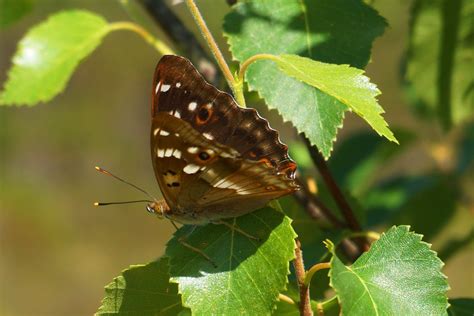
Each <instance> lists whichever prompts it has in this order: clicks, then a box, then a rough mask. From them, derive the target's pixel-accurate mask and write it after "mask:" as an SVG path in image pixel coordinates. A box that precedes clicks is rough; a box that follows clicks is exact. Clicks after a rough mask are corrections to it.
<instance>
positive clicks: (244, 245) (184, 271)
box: [166, 208, 296, 315]
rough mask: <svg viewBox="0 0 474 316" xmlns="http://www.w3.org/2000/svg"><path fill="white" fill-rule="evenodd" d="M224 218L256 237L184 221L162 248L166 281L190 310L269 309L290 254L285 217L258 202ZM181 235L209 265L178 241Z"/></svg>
mask: <svg viewBox="0 0 474 316" xmlns="http://www.w3.org/2000/svg"><path fill="white" fill-rule="evenodd" d="M229 223H230V224H231V225H235V227H238V228H239V229H241V230H242V231H244V232H245V233H247V234H250V235H251V236H253V237H256V238H259V240H254V239H250V238H249V237H247V236H244V234H242V233H240V232H238V231H236V230H231V229H230V228H229V227H227V226H225V225H214V224H209V225H206V226H197V227H196V228H195V229H194V228H193V227H189V226H184V227H183V228H181V229H180V230H179V231H178V232H177V233H176V234H175V236H174V237H173V239H172V240H171V241H170V242H169V243H168V246H167V248H166V254H167V256H169V257H170V267H171V268H170V275H171V281H172V282H176V283H178V287H179V293H180V294H181V295H182V297H183V305H184V306H186V307H189V308H191V310H192V312H193V314H196V315H211V314H250V315H266V314H270V312H271V311H272V310H273V309H274V308H275V304H276V302H277V299H278V294H279V293H280V292H282V291H283V290H284V289H285V286H286V283H287V275H288V273H289V267H288V266H289V261H290V260H292V259H293V257H294V248H295V243H294V238H295V236H296V235H295V233H294V231H293V229H292V227H291V220H290V219H289V218H288V217H286V216H284V215H283V214H282V213H280V212H278V211H275V210H274V209H271V208H264V209H261V210H259V211H256V212H253V213H250V214H248V215H245V216H242V217H239V218H237V219H234V220H231V221H229ZM188 234H189V236H187V235H188ZM182 237H185V241H186V242H187V243H188V244H190V245H192V246H193V247H196V248H198V249H200V250H201V251H203V252H204V253H205V254H207V255H208V256H209V257H210V258H211V260H212V261H213V262H214V264H215V265H213V264H212V263H211V262H209V261H208V260H206V259H205V258H204V256H203V255H202V254H199V253H197V252H195V251H192V250H190V249H189V248H187V247H185V246H183V245H182V243H180V242H179V239H180V238H182Z"/></svg>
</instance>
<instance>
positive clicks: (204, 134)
mask: <svg viewBox="0 0 474 316" xmlns="http://www.w3.org/2000/svg"><path fill="white" fill-rule="evenodd" d="M202 135H203V136H204V137H206V138H207V139H210V140H213V139H214V136H212V135H211V134H209V133H203V134H202Z"/></svg>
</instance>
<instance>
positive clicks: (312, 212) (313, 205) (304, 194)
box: [294, 178, 347, 228]
mask: <svg viewBox="0 0 474 316" xmlns="http://www.w3.org/2000/svg"><path fill="white" fill-rule="evenodd" d="M297 182H298V185H299V186H300V187H301V190H299V191H296V192H295V194H294V197H295V198H296V200H297V201H298V202H299V203H300V204H301V205H302V206H303V207H304V209H305V210H306V212H307V213H308V214H309V216H311V218H313V219H315V220H317V221H321V222H329V223H330V224H331V225H332V226H334V227H336V228H345V227H347V225H346V224H345V223H343V222H341V221H340V220H339V219H338V218H337V217H336V216H334V214H333V212H332V211H331V210H330V209H329V208H328V207H327V206H326V205H325V204H324V203H323V202H322V201H321V200H320V199H319V198H318V197H317V196H315V195H314V194H313V193H311V192H310V190H309V188H308V186H307V184H306V182H305V181H304V180H302V179H299V178H298V179H297Z"/></svg>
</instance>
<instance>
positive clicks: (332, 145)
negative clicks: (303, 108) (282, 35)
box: [223, 32, 351, 160]
mask: <svg viewBox="0 0 474 316" xmlns="http://www.w3.org/2000/svg"><path fill="white" fill-rule="evenodd" d="M223 35H224V37H225V38H226V39H227V40H226V42H227V45H229V51H230V52H231V60H232V61H234V62H237V63H239V65H240V64H241V61H240V60H238V59H237V58H236V57H235V55H234V54H233V53H232V52H233V47H234V44H233V42H232V41H231V40H230V38H231V36H230V34H229V33H227V32H223ZM275 56H277V55H275ZM313 60H314V59H313ZM277 67H278V65H277ZM280 71H281V70H280ZM282 72H283V71H282ZM285 75H286V74H285ZM286 76H288V75H286ZM288 77H290V76H288ZM244 78H245V77H244ZM290 78H293V77H290ZM293 79H295V80H298V79H296V78H293ZM298 81H299V82H301V83H303V84H305V85H307V86H309V87H311V88H313V89H316V88H315V87H312V86H310V85H309V84H307V83H304V82H302V81H300V80H298ZM245 82H246V83H247V88H248V89H247V90H248V91H249V92H256V93H257V95H258V97H259V98H260V99H261V100H263V101H265V105H266V106H267V107H268V109H270V110H275V111H276V112H277V113H278V115H279V116H280V117H281V118H282V120H283V123H290V124H291V126H293V128H294V129H296V131H297V132H298V134H304V137H305V138H306V139H307V140H309V142H310V143H311V145H312V146H314V147H316V148H317V149H318V152H320V153H321V155H323V157H324V159H326V160H328V159H329V157H331V153H332V152H333V151H334V143H335V142H336V140H337V134H338V131H339V130H340V129H342V127H343V126H344V123H343V122H344V119H345V113H346V112H347V111H348V110H349V111H351V109H350V108H349V107H348V109H347V110H345V111H344V112H342V119H341V123H340V124H338V125H336V126H335V133H334V137H333V138H332V139H331V147H330V149H329V152H328V153H327V155H326V154H325V153H323V152H322V151H321V149H320V148H319V147H318V146H317V144H316V143H315V142H314V141H313V140H312V139H310V138H309V137H308V136H307V135H306V133H305V132H304V131H300V130H299V129H298V127H296V126H295V125H294V124H293V122H292V121H291V120H288V119H286V118H285V117H284V116H283V114H282V113H281V111H280V110H279V109H278V107H277V106H275V105H273V104H270V103H268V101H267V100H266V99H265V98H264V97H263V96H262V94H261V93H260V91H259V90H258V89H256V88H255V87H252V86H251V85H250V83H249V82H248V81H247V80H245ZM343 104H344V103H343ZM344 105H345V106H346V107H347V105H346V104H344Z"/></svg>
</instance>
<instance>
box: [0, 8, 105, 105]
mask: <svg viewBox="0 0 474 316" xmlns="http://www.w3.org/2000/svg"><path fill="white" fill-rule="evenodd" d="M109 30H110V29H109V28H108V24H107V21H105V20H104V19H103V18H102V17H101V16H99V15H96V14H93V13H90V12H87V11H64V12H61V13H57V14H54V15H53V16H51V17H50V18H49V19H48V20H46V21H45V22H42V23H40V24H39V25H37V26H35V27H33V28H32V29H30V30H29V31H28V33H27V34H26V35H25V36H24V37H23V38H22V39H21V41H20V43H19V45H18V48H17V51H16V53H15V56H14V57H13V66H12V68H11V69H10V71H9V73H8V80H7V82H6V83H5V85H4V90H3V91H2V92H1V93H0V104H2V105H23V104H26V105H34V104H36V103H38V102H46V101H49V100H51V99H52V98H53V97H55V96H56V95H57V94H58V93H60V92H61V91H62V90H63V89H64V87H65V85H66V83H67V81H68V80H69V78H70V77H71V74H72V73H73V71H74V70H75V68H76V67H77V65H78V64H79V62H80V61H81V60H82V59H83V58H85V57H86V56H87V55H89V54H90V53H91V52H92V51H93V50H94V49H95V48H96V47H97V46H98V45H99V44H100V42H101V40H102V38H103V37H104V35H106V34H107V32H108V31H109Z"/></svg>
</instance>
